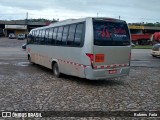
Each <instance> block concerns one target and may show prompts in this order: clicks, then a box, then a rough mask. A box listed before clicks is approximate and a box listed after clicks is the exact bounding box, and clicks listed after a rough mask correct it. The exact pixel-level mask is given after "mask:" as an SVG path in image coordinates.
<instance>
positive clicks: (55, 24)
mask: <svg viewBox="0 0 160 120" xmlns="http://www.w3.org/2000/svg"><path fill="white" fill-rule="evenodd" d="M87 19H95V20H107V21H121V22H124V20H119V19H115V18H109V17H86V18H79V19H66V20H62V21H59V22H55V23H52V24H50V25H49V26H45V27H39V28H35V29H33V30H39V29H44V28H50V27H57V26H62V25H67V24H73V23H77V22H84V21H86V20H87Z"/></svg>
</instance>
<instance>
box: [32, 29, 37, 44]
mask: <svg viewBox="0 0 160 120" xmlns="http://www.w3.org/2000/svg"><path fill="white" fill-rule="evenodd" d="M36 34H37V31H36V30H35V31H34V40H33V41H34V42H33V44H36V39H37V37H36Z"/></svg>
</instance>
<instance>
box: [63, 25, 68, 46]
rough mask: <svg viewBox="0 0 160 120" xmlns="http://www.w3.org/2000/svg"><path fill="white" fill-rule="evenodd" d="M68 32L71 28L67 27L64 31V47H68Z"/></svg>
mask: <svg viewBox="0 0 160 120" xmlns="http://www.w3.org/2000/svg"><path fill="white" fill-rule="evenodd" d="M68 30H69V26H65V27H64V30H63V36H62V45H63V46H66V45H67V38H68Z"/></svg>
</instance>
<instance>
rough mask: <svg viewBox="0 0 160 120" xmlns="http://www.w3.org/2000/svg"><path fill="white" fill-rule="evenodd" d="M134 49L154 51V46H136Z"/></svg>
mask: <svg viewBox="0 0 160 120" xmlns="http://www.w3.org/2000/svg"><path fill="white" fill-rule="evenodd" d="M132 48H133V49H152V46H150V45H136V46H135V47H132Z"/></svg>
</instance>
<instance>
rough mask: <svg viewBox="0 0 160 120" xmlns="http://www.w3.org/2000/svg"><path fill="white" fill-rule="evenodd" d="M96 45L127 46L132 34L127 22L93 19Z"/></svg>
mask: <svg viewBox="0 0 160 120" xmlns="http://www.w3.org/2000/svg"><path fill="white" fill-rule="evenodd" d="M93 30H94V45H98V46H127V45H130V35H129V30H128V27H127V24H126V23H125V22H110V21H98V20H97V21H96V20H94V21H93Z"/></svg>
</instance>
